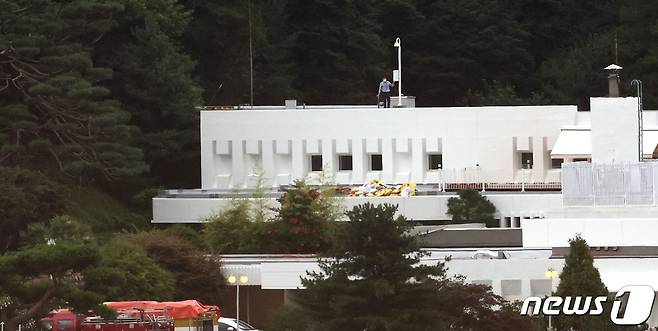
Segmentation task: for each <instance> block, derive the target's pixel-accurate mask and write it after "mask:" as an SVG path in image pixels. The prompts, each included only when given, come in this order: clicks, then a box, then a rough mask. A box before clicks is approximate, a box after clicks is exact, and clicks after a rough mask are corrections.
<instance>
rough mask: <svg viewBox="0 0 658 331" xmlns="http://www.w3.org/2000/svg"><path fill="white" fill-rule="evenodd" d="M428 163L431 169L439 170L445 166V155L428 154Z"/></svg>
mask: <svg viewBox="0 0 658 331" xmlns="http://www.w3.org/2000/svg"><path fill="white" fill-rule="evenodd" d="M427 164H428V165H429V169H430V170H438V169H441V168H443V155H441V154H430V155H428V156H427Z"/></svg>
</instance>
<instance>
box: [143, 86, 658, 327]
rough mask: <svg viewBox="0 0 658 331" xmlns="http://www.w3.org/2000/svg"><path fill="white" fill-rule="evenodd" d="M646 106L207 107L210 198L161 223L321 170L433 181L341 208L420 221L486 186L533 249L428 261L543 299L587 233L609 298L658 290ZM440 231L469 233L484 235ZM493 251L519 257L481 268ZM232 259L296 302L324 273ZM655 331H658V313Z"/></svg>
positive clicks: (171, 200) (446, 251)
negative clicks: (632, 289) (307, 281)
mask: <svg viewBox="0 0 658 331" xmlns="http://www.w3.org/2000/svg"><path fill="white" fill-rule="evenodd" d="M637 103H638V100H637V99H636V98H592V99H591V111H590V112H578V111H577V109H576V107H575V106H533V107H530V106H520V107H461V108H397V109H396V108H393V109H378V108H374V107H367V106H359V107H347V106H324V107H291V108H286V107H254V108H253V109H231V110H204V111H202V112H201V159H202V160H201V177H202V183H201V188H200V189H197V190H168V191H166V192H163V194H161V195H160V196H159V197H156V198H154V199H153V222H154V223H197V222H201V221H203V219H204V218H205V217H206V216H208V215H210V214H211V213H213V212H216V211H218V210H220V209H221V208H222V207H223V206H225V204H226V203H227V201H228V196H230V194H231V193H232V192H234V191H235V190H241V191H243V192H248V190H249V188H250V187H253V185H254V182H255V179H256V178H257V176H258V173H259V171H262V172H263V173H264V178H266V184H267V186H269V187H271V191H269V192H268V193H267V194H268V196H270V197H271V200H272V201H271V202H272V204H274V203H275V197H276V196H278V194H279V193H278V187H280V186H281V185H287V184H290V183H291V182H292V181H293V180H295V179H299V178H307V179H309V180H310V181H311V182H312V181H314V180H318V177H319V176H320V174H321V173H324V174H329V175H331V177H333V179H334V181H335V182H336V184H338V185H360V184H363V183H364V182H367V181H368V180H370V179H381V180H382V181H384V182H386V183H403V182H410V181H414V182H417V183H419V184H420V186H419V192H418V196H415V197H411V198H402V197H384V198H382V197H380V198H374V197H373V198H368V197H346V198H343V200H342V202H343V204H344V206H345V208H350V207H351V206H353V205H357V204H360V203H363V202H366V201H370V202H373V203H384V202H385V203H395V204H398V205H399V212H400V213H402V214H404V215H406V216H407V217H409V218H411V219H414V220H421V221H422V220H447V219H449V218H450V217H449V215H446V209H447V208H446V202H447V199H448V198H449V197H451V196H454V190H455V189H458V188H477V189H480V190H483V191H484V192H483V194H485V195H486V196H487V197H488V198H489V199H490V200H491V201H492V202H493V203H494V204H495V205H496V207H497V210H498V211H497V218H498V219H499V221H500V225H501V227H502V228H509V227H511V228H519V227H520V228H521V229H520V231H521V233H522V235H521V238H522V239H520V240H518V242H515V243H513V244H511V245H509V246H504V245H503V244H504V243H503V244H501V245H496V247H481V246H478V247H469V246H464V247H463V248H455V247H451V248H432V249H431V252H432V254H431V256H430V257H428V258H427V259H426V260H425V261H424V262H425V263H435V261H437V260H438V259H442V258H444V257H446V256H453V259H452V260H451V261H450V262H449V263H448V267H449V271H450V273H452V274H462V275H464V276H466V279H467V280H468V281H471V282H477V283H485V284H488V285H491V286H492V288H493V290H494V292H496V293H498V294H501V295H503V296H504V297H506V298H508V299H523V298H525V297H527V296H531V295H544V294H547V293H549V292H550V290H551V289H552V288H555V287H556V286H557V281H558V280H549V279H546V278H545V277H544V272H545V271H546V270H547V269H548V268H553V269H555V270H557V271H558V272H559V271H560V270H561V268H562V265H563V263H564V260H563V258H562V256H561V255H560V254H557V253H556V252H557V251H558V250H559V248H560V247H566V246H568V242H567V240H568V239H569V238H572V237H573V236H575V234H576V233H580V234H582V236H583V237H584V238H585V239H586V240H587V241H588V243H589V244H590V246H592V247H593V249H594V250H595V251H593V252H594V255H595V257H596V262H595V263H596V266H597V267H598V268H599V270H600V272H601V277H602V279H603V281H604V283H605V284H606V285H607V286H608V288H609V290H610V291H616V290H618V289H619V288H621V287H622V286H624V285H636V284H643V285H651V286H653V287H654V288H655V289H658V283H657V281H656V280H657V279H658V249H653V248H655V247H658V239H656V237H655V235H654V234H655V233H658V208H657V207H656V202H657V201H658V170H656V169H657V167H656V165H658V164H656V163H653V162H642V163H638V158H639V155H640V154H642V155H643V156H644V157H645V158H651V157H652V155H653V152H654V149H655V148H656V145H657V144H658V116H657V113H658V112H654V111H645V112H644V116H643V129H644V131H643V132H642V133H643V139H642V140H643V146H642V148H640V149H639V147H638V146H639V144H638V143H639V138H638V134H639V132H638V131H639V129H638V128H639V125H638V124H639V123H638V112H637V108H638V104H637ZM579 161H580V162H579ZM590 162H591V163H590ZM654 174H655V175H654ZM437 231H443V233H449V234H451V235H453V234H454V235H458V234H460V233H461V234H465V233H466V234H467V236H470V233H471V232H467V231H473V229H459V228H440V229H438V230H437ZM481 231H489V232H487V233H488V234H490V235H491V236H492V237H496V236H497V234H498V233H502V232H495V231H519V229H482V230H481ZM647 247H648V248H647ZM480 249H488V250H491V251H494V252H495V253H497V252H504V253H501V254H502V255H501V256H504V257H506V258H505V259H491V260H481V259H473V258H472V257H473V253H475V252H476V251H477V250H480ZM597 254H598V255H597ZM433 261H434V262H433ZM224 263H225V264H224V265H225V266H224V268H225V271H226V272H227V273H234V272H240V273H249V274H250V277H249V279H250V284H249V285H252V286H256V287H259V288H260V289H262V290H278V291H284V292H283V293H284V297H285V293H287V292H286V291H290V290H295V289H298V288H299V287H300V286H301V284H300V283H299V277H300V276H303V275H304V274H305V272H306V271H307V270H313V269H314V268H317V264H316V263H315V259H314V258H312V257H276V256H226V257H225V259H224ZM654 307H658V305H654ZM657 309H658V308H657ZM650 323H651V325H652V326H655V325H657V324H658V314H655V313H654V314H653V315H652V318H651V321H650Z"/></svg>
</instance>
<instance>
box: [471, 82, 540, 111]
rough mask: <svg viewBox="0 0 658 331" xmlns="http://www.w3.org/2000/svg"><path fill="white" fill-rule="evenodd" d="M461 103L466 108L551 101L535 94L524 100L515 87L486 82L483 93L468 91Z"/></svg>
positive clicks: (536, 103)
mask: <svg viewBox="0 0 658 331" xmlns="http://www.w3.org/2000/svg"><path fill="white" fill-rule="evenodd" d="M459 103H460V104H462V105H464V106H525V105H545V104H548V103H549V101H548V99H547V98H546V97H545V96H544V95H542V94H537V93H533V94H532V95H531V97H530V98H523V97H521V96H519V95H518V94H517V92H516V91H515V89H514V87H513V86H510V85H503V84H501V83H500V82H498V81H493V82H492V83H487V82H484V86H483V90H482V91H477V90H476V91H472V90H468V92H466V96H464V98H463V99H462V100H461V101H460V102H459Z"/></svg>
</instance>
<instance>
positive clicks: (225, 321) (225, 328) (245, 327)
mask: <svg viewBox="0 0 658 331" xmlns="http://www.w3.org/2000/svg"><path fill="white" fill-rule="evenodd" d="M236 321H237V320H236V319H235V318H226V317H220V318H219V329H218V331H237V329H238V324H237V323H236ZM240 331H263V330H259V329H256V328H255V327H253V326H251V325H249V324H247V323H245V322H244V321H240Z"/></svg>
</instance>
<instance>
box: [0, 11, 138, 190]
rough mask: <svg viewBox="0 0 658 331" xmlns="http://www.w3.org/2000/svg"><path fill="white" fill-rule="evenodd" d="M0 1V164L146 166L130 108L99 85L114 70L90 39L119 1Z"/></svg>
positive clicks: (127, 171)
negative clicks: (98, 61) (99, 62)
mask: <svg viewBox="0 0 658 331" xmlns="http://www.w3.org/2000/svg"><path fill="white" fill-rule="evenodd" d="M0 7H1V8H3V13H2V18H1V19H0V20H1V21H2V33H1V34H0V133H1V134H0V164H19V165H20V164H28V163H29V164H30V165H31V166H33V167H42V168H47V169H54V170H58V171H60V172H63V173H66V174H69V175H75V176H82V175H84V176H87V177H100V178H105V179H116V178H119V177H123V176H129V175H135V174H139V173H141V172H143V171H144V170H146V166H145V164H144V163H143V160H142V152H141V150H140V149H139V148H137V147H135V145H134V138H135V136H136V134H137V131H136V128H135V127H132V126H130V125H129V123H128V121H129V118H130V114H128V113H127V112H126V111H125V110H123V109H122V108H121V107H120V104H119V102H117V101H116V100H114V99H112V98H111V96H110V95H109V93H110V91H109V90H108V89H107V88H105V87H103V86H102V85H100V84H99V83H100V82H102V81H106V80H108V79H111V77H112V70H110V69H107V68H101V67H96V66H95V65H94V62H93V55H94V50H93V47H92V46H91V45H93V43H95V42H96V41H97V40H98V39H100V38H101V37H102V36H103V34H104V33H106V32H107V31H108V30H109V28H110V27H111V26H112V25H114V24H115V18H114V14H115V13H117V11H118V10H119V9H120V8H121V6H120V5H119V4H116V3H113V2H110V1H100V0H99V1H96V0H94V1H84V2H83V1H68V2H56V1H48V0H21V1H0ZM44 159H46V160H52V161H53V162H44ZM53 165H54V166H53Z"/></svg>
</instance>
